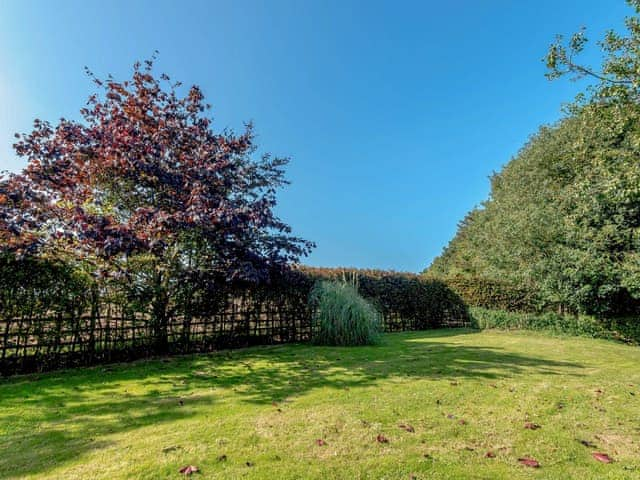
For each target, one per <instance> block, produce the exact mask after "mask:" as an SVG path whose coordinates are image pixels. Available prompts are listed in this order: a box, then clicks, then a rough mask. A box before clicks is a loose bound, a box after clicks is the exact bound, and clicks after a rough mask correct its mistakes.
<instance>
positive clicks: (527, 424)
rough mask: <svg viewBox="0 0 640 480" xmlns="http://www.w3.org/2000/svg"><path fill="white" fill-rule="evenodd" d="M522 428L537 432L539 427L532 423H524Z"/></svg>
mask: <svg viewBox="0 0 640 480" xmlns="http://www.w3.org/2000/svg"><path fill="white" fill-rule="evenodd" d="M524 428H526V429H528V430H538V429H539V428H541V427H540V425H538V424H537V423H533V422H526V423H525V424H524Z"/></svg>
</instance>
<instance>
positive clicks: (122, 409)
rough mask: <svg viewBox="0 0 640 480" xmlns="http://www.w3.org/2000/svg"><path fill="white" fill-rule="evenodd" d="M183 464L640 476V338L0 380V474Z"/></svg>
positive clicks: (125, 368) (107, 475)
mask: <svg viewBox="0 0 640 480" xmlns="http://www.w3.org/2000/svg"><path fill="white" fill-rule="evenodd" d="M527 422H530V423H533V424H536V425H539V426H540V428H537V429H530V428H525V425H526V423H527ZM401 425H403V426H404V428H402V427H401ZM530 426H531V425H530ZM411 430H413V431H411ZM378 436H380V437H378ZM318 440H322V442H318ZM379 440H381V441H379ZM385 440H386V441H385ZM584 443H587V445H584ZM591 444H592V445H591ZM487 452H492V453H493V454H494V455H495V456H494V458H487V457H486V454H487ZM593 452H604V453H607V454H608V455H609V456H610V457H611V458H612V459H613V460H614V461H613V463H610V464H605V463H601V462H598V461H597V460H595V459H594V458H593V457H592V453H593ZM523 457H530V458H533V459H535V460H537V461H538V462H539V463H540V468H531V467H528V466H524V465H521V464H520V463H519V462H518V459H519V458H523ZM186 465H195V466H197V467H198V468H199V470H200V472H199V473H196V474H194V475H193V476H192V477H191V478H194V479H196V478H200V479H205V478H220V479H234V478H247V479H294V478H295V479H307V478H317V479H332V478H336V479H360V478H371V479H383V478H385V479H409V478H416V479H427V478H428V479H439V478H441V479H452V478H470V479H471V478H473V479H518V478H548V479H569V478H576V479H580V480H586V479H607V478H609V479H627V478H628V479H637V478H640V348H638V347H632V346H626V345H621V344H616V343H613V342H608V341H602V340H591V339H584V338H557V337H555V338H554V337H551V336H545V335H541V334H533V333H525V332H519V333H506V332H482V333H477V332H472V331H465V330H440V331H430V332H413V333H402V334H389V335H385V336H384V338H383V343H382V345H380V346H377V347H357V348H327V347H312V346H307V345H290V346H277V347H264V348H252V349H247V350H240V351H234V352H232V353H228V352H222V353H217V354H212V355H195V356H188V357H179V358H170V359H164V360H153V361H141V362H137V363H134V364H121V365H115V366H108V367H97V368H91V369H81V370H70V371H64V372H54V373H51V374H44V375H37V376H26V377H15V378H12V379H7V380H2V381H0V478H51V479H54V478H55V479H92V480H94V479H95V480H97V479H132V478H133V479H138V478H139V479H162V478H181V477H182V475H181V474H180V473H179V469H180V468H181V467H183V466H186Z"/></svg>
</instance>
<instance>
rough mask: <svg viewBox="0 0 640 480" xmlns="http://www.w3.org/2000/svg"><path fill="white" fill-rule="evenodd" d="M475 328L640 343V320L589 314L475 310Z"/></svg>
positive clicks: (472, 309) (477, 308)
mask: <svg viewBox="0 0 640 480" xmlns="http://www.w3.org/2000/svg"><path fill="white" fill-rule="evenodd" d="M470 310H471V316H472V318H473V322H474V326H476V327H477V328H479V329H481V330H485V329H491V328H496V329H501V330H537V331H545V332H550V333H554V334H561V335H575V336H582V337H592V338H608V339H616V340H622V341H625V342H634V343H638V342H640V329H639V328H638V327H637V325H638V322H637V319H629V318H612V319H605V320H602V319H597V318H595V317H593V316H590V315H566V314H565V315H561V314H558V313H554V312H544V313H518V312H506V311H504V310H490V309H486V308H480V307H472V308H471V309H470Z"/></svg>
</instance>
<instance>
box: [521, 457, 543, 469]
mask: <svg viewBox="0 0 640 480" xmlns="http://www.w3.org/2000/svg"><path fill="white" fill-rule="evenodd" d="M518 462H520V463H521V464H522V465H525V466H527V467H531V468H540V464H539V463H538V461H537V460H536V459H534V458H528V457H524V458H519V459H518Z"/></svg>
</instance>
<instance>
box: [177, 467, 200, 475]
mask: <svg viewBox="0 0 640 480" xmlns="http://www.w3.org/2000/svg"><path fill="white" fill-rule="evenodd" d="M197 471H198V467H196V466H195V465H187V466H186V467H182V468H181V469H180V473H181V474H183V475H191V474H192V473H196V472H197Z"/></svg>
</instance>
